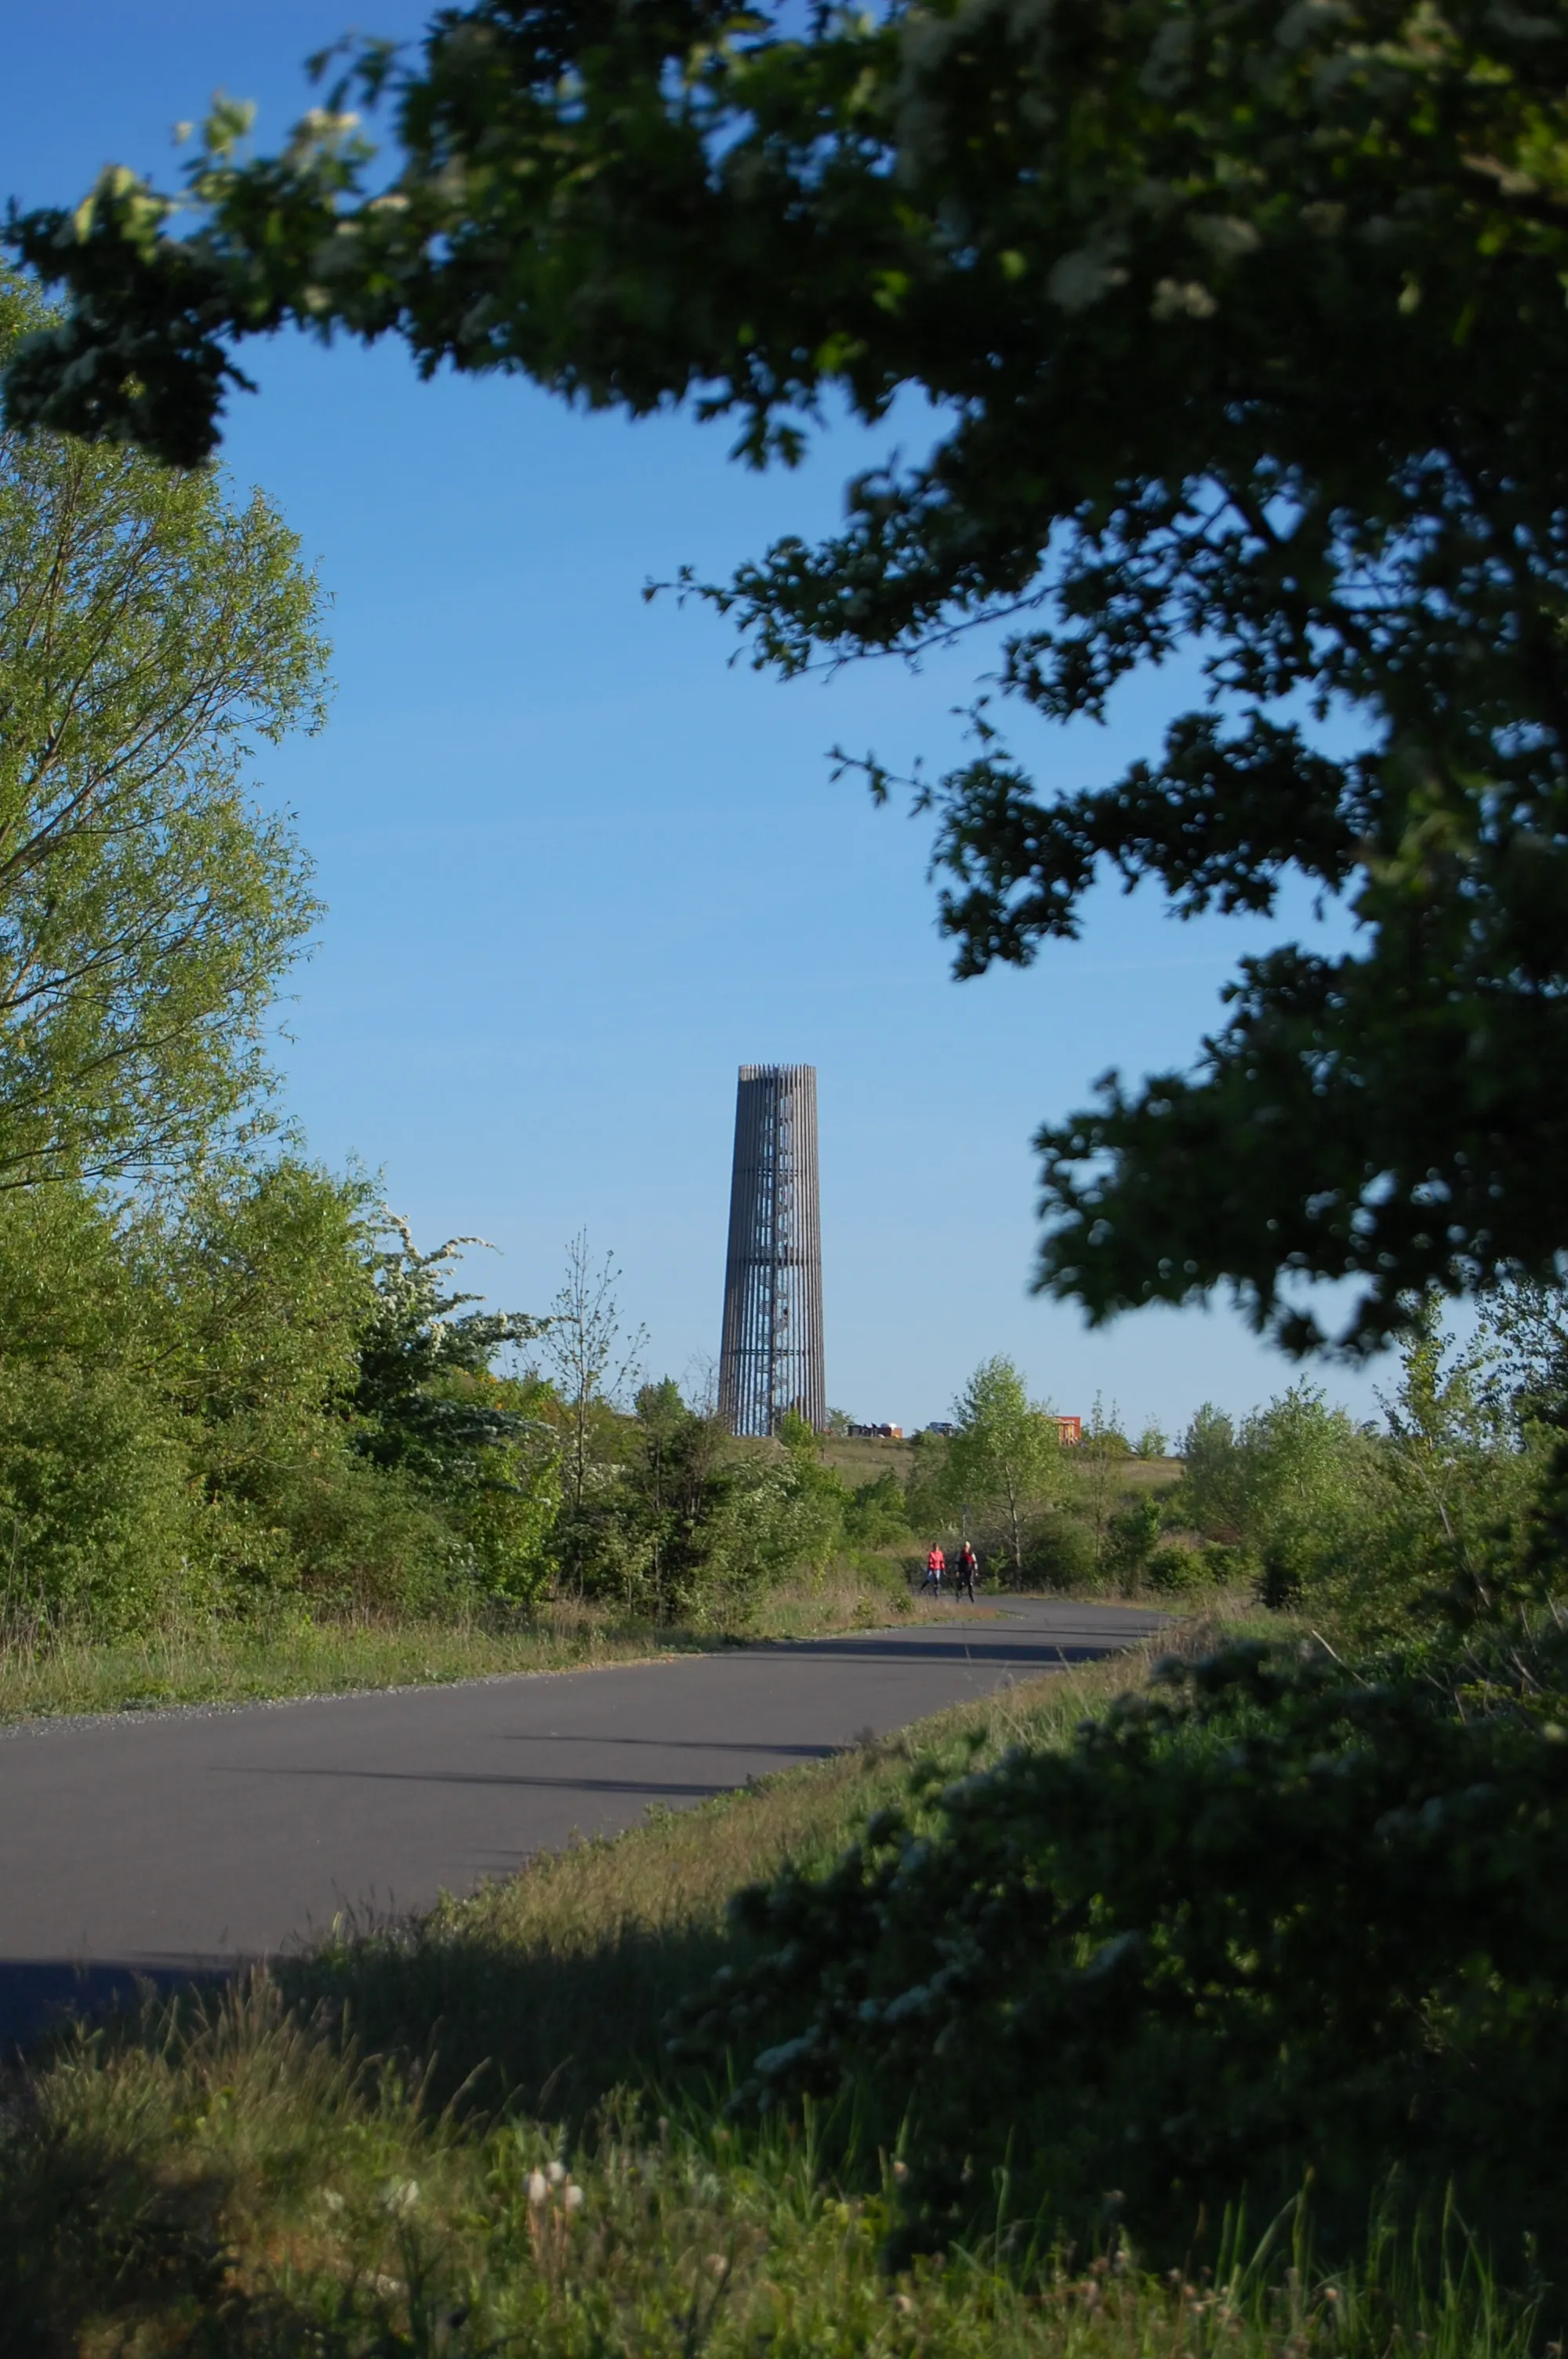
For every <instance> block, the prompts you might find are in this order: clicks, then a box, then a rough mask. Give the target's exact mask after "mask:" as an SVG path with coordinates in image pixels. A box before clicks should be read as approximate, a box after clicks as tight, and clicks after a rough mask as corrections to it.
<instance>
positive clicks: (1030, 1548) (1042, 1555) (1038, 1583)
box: [998, 1509, 1096, 1589]
mask: <svg viewBox="0 0 1568 2359" xmlns="http://www.w3.org/2000/svg"><path fill="white" fill-rule="evenodd" d="M1008 1570H1009V1568H1008V1567H1007V1566H1006V1565H1005V1564H1003V1563H1002V1562H1001V1561H1000V1560H998V1577H999V1579H1000V1578H1005V1576H1006V1573H1007V1571H1008ZM1095 1571H1096V1566H1095V1542H1094V1534H1093V1533H1092V1532H1091V1531H1090V1530H1089V1528H1088V1526H1087V1524H1085V1523H1083V1522H1081V1521H1080V1520H1079V1518H1078V1517H1076V1516H1073V1515H1069V1514H1067V1513H1066V1512H1065V1510H1064V1509H1057V1510H1056V1511H1055V1512H1054V1513H1053V1514H1051V1515H1048V1516H1043V1517H1041V1518H1040V1520H1039V1522H1038V1523H1037V1524H1036V1525H1035V1526H1034V1527H1033V1530H1032V1531H1031V1533H1030V1535H1029V1538H1028V1541H1027V1543H1026V1545H1025V1549H1024V1555H1023V1582H1022V1586H1023V1587H1024V1588H1026V1589H1080V1588H1082V1587H1084V1585H1085V1584H1086V1583H1087V1582H1092V1581H1093V1580H1094V1577H1095Z"/></svg>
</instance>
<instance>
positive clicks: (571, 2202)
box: [561, 2180, 588, 2212]
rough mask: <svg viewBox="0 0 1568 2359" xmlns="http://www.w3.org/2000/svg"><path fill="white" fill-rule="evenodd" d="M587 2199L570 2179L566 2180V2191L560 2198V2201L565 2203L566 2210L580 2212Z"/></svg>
mask: <svg viewBox="0 0 1568 2359" xmlns="http://www.w3.org/2000/svg"><path fill="white" fill-rule="evenodd" d="M561 2201H562V2202H563V2203H564V2204H565V2205H566V2207H567V2210H568V2212H580V2211H581V2210H582V2207H583V2205H584V2204H585V2203H586V2202H587V2201H588V2198H587V2197H586V2196H585V2195H584V2193H583V2191H582V2190H581V2188H580V2187H578V2186H574V2184H573V2183H572V2181H571V2180H568V2181H567V2191H566V2193H565V2194H564V2195H563V2196H562V2198H561Z"/></svg>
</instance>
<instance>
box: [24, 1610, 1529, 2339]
mask: <svg viewBox="0 0 1568 2359" xmlns="http://www.w3.org/2000/svg"><path fill="white" fill-rule="evenodd" d="M1215 1635H1216V1634H1215V1632H1214V1630H1213V1628H1212V1626H1211V1627H1210V1628H1208V1629H1205V1628H1203V1627H1202V1626H1200V1625H1189V1626H1188V1627H1186V1628H1185V1629H1184V1630H1183V1631H1182V1632H1181V1633H1180V1634H1179V1636H1180V1639H1181V1642H1182V1643H1183V1644H1184V1646H1187V1647H1202V1646H1204V1645H1206V1643H1208V1642H1209V1641H1210V1640H1212V1638H1213V1636H1215ZM1146 1662H1147V1650H1134V1651H1133V1652H1132V1653H1130V1655H1129V1656H1127V1657H1124V1658H1119V1659H1115V1660H1111V1661H1108V1662H1104V1663H1100V1664H1097V1665H1093V1666H1090V1667H1088V1668H1087V1669H1083V1670H1079V1671H1075V1672H1073V1673H1070V1674H1066V1673H1064V1674H1060V1675H1057V1676H1055V1677H1054V1678H1050V1679H1045V1680H1036V1681H1033V1682H1031V1683H1029V1684H1028V1685H1026V1686H1021V1687H1019V1688H1017V1689H1014V1690H1011V1691H1008V1692H1006V1693H1004V1694H1002V1695H1001V1696H1000V1697H997V1698H993V1699H991V1700H989V1701H986V1702H983V1703H979V1704H971V1705H967V1706H965V1707H963V1708H961V1709H959V1710H957V1711H956V1712H947V1713H945V1714H942V1715H941V1716H939V1717H938V1718H937V1719H935V1720H933V1721H928V1722H925V1723H920V1724H918V1725H917V1726H916V1727H915V1728H913V1729H911V1730H908V1731H906V1732H904V1734H903V1736H902V1737H900V1738H897V1739H894V1740H892V1741H891V1742H884V1743H881V1744H871V1743H869V1742H868V1743H867V1744H865V1745H860V1746H859V1747H857V1748H855V1749H853V1750H851V1751H849V1752H848V1753H845V1754H843V1755H840V1756H836V1757H835V1758H833V1759H830V1760H827V1761H825V1762H820V1763H816V1764H813V1765H811V1766H809V1767H805V1768H801V1769H796V1770H792V1771H788V1772H785V1773H783V1774H781V1775H779V1776H777V1777H770V1778H768V1779H765V1780H763V1781H761V1782H759V1783H758V1784H757V1785H755V1786H753V1787H751V1788H747V1789H745V1790H744V1791H742V1792H741V1793H739V1794H736V1795H732V1796H729V1797H725V1798H723V1799H719V1800H716V1801H714V1802H711V1803H708V1804H704V1805H702V1806H700V1807H698V1808H697V1809H694V1810H688V1811H685V1812H682V1813H679V1814H675V1815H671V1814H664V1815H659V1816H654V1817H653V1818H651V1820H650V1821H649V1822H648V1823H647V1824H645V1825H643V1826H642V1827H640V1828H638V1829H636V1830H634V1831H633V1832H631V1833H629V1834H626V1835H623V1836H622V1837H620V1838H618V1839H617V1840H615V1841H613V1842H602V1843H589V1844H585V1845H582V1846H580V1847H579V1848H577V1849H574V1850H572V1851H569V1852H568V1853H565V1854H560V1855H558V1856H556V1857H552V1858H547V1859H544V1860H541V1861H539V1862H537V1863H536V1864H535V1865H533V1866H532V1867H530V1868H529V1869H527V1870H526V1871H525V1872H524V1874H523V1875H520V1876H517V1877H515V1878H514V1879H512V1880H510V1881H509V1882H507V1883H504V1884H498V1885H495V1886H491V1887H489V1888H487V1889H486V1890H484V1891H482V1892H481V1893H480V1894H479V1895H477V1896H476V1897H473V1898H471V1899H469V1900H465V1901H460V1902H456V1901H452V1902H447V1903H445V1904H443V1905H442V1906H441V1907H440V1908H438V1909H436V1910H435V1911H434V1912H433V1913H432V1914H431V1915H430V1916H429V1917H428V1918H427V1919H425V1920H423V1922H421V1923H419V1924H416V1925H413V1926H409V1927H406V1928H403V1929H395V1928H387V1929H382V1930H366V1931H363V1932H362V1933H360V1934H358V1935H356V1934H355V1933H354V1932H353V1930H352V1929H351V1928H349V1927H346V1926H345V1927H340V1928H339V1929H338V1930H337V1932H336V1934H335V1936H334V1938H333V1940H331V1941H330V1943H329V1944H328V1945H327V1946H326V1947H325V1948H324V1949H323V1950H322V1951H319V1953H318V1954H317V1955H316V1956H315V1957H313V1958H310V1959H307V1960H304V1961H301V1962H298V1963H297V1964H296V1965H295V1966H294V1967H292V1968H291V1969H290V1970H289V1971H288V1972H287V1974H285V1975H284V1976H283V1977H282V1978H281V1979H270V1978H268V1977H266V1976H262V1975H257V1976H254V1977H251V1978H250V1979H248V1980H247V1981H245V1982H243V1983H240V1984H234V1985H232V1986H231V1987H229V1988H227V1989H226V1990H223V1991H222V1992H219V1993H215V1994H211V1995H207V1996H206V1997H196V1998H193V1997H189V1996H187V1997H185V1998H183V1999H179V2000H172V2001H171V2000H168V1999H165V2000H160V2001H156V2002H149V2003H148V2004H147V2005H146V2007H145V2008H144V2009H143V2011H142V2012H141V2013H140V2015H139V2016H136V2017H130V2018H126V2019H123V2020H121V2021H120V2022H118V2023H117V2024H112V2025H110V2026H108V2027H99V2028H98V2029H96V2030H89V2031H83V2032H80V2033H77V2034H75V2035H73V2036H71V2037H70V2038H65V2039H63V2040H62V2041H60V2042H59V2044H57V2045H56V2046H55V2047H54V2048H53V2049H51V2050H49V2051H46V2052H43V2053H40V2055H39V2056H38V2057H37V2058H36V2059H34V2060H33V2061H32V2062H31V2064H30V2065H28V2066H27V2067H24V2068H18V2069H17V2070H16V2071H13V2073H12V2075H11V2077H10V2079H9V2082H8V2083H7V2084H6V2085H5V2088H4V2090H3V2091H0V2353H4V2354H12V2353H16V2354H24V2353H25V2354H27V2359H36V2354H42V2359H51V2355H52V2354H62V2359H63V2354H68V2353H69V2354H80V2359H110V2354H114V2359H166V2354H167V2359H172V2354H176V2353H201V2354H236V2359H252V2354H254V2359H264V2354H265V2359H284V2354H290V2359H293V2354H300V2359H303V2354H315V2359H371V2354H410V2359H413V2354H421V2359H422V2354H437V2353H447V2354H451V2359H481V2354H489V2359H499V2354H518V2359H522V2355H523V2354H530V2359H697V2354H699V2353H701V2354H712V2359H743V2354H744V2359H762V2354H767V2359H993V2354H994V2359H1013V2354H1018V2359H1022V2355H1023V2354H1041V2355H1042V2359H1045V2354H1050V2359H1209V2354H1213V2359H1317V2354H1322V2359H1392V2354H1396V2353H1398V2354H1404V2353H1406V2352H1409V2353H1411V2354H1415V2353H1424V2354H1427V2359H1524V2354H1525V2353H1526V2351H1527V2350H1528V2348H1529V2344H1530V2317H1529V2314H1528V2313H1527V2312H1525V2311H1523V2310H1520V2309H1519V2308H1518V2307H1517V2306H1510V2305H1509V2304H1508V2303H1506V2302H1504V2301H1502V2300H1500V2299H1498V2296H1497V2295H1496V2293H1495V2292H1494V2290H1493V2288H1491V2286H1490V2285H1489V2283H1488V2281H1487V2277H1486V2276H1485V2273H1484V2272H1483V2271H1482V2270H1481V2269H1480V2268H1479V2267H1476V2265H1475V2263H1474V2261H1473V2259H1471V2258H1470V2257H1469V2256H1466V2254H1465V2248H1464V2245H1463V2243H1462V2241H1459V2240H1454V2242H1453V2243H1452V2244H1451V2245H1450V2247H1449V2249H1448V2252H1447V2255H1446V2265H1445V2266H1444V2267H1432V2266H1430V2263H1431V2261H1432V2259H1433V2256H1431V2255H1429V2256H1428V2259H1429V2267H1427V2269H1426V2270H1425V2272H1424V2273H1422V2271H1420V2270H1418V2269H1417V2268H1416V2267H1414V2266H1413V2262H1412V2256H1411V2250H1410V2247H1409V2245H1396V2244H1394V2243H1392V2242H1390V2241H1389V2240H1386V2239H1380V2238H1379V2237H1378V2236H1376V2235H1374V2237H1373V2239H1372V2241H1371V2243H1370V2245H1369V2246H1368V2254H1367V2256H1366V2259H1365V2262H1364V2264H1363V2267H1362V2268H1361V2269H1360V2270H1359V2271H1358V2272H1356V2273H1344V2272H1341V2273H1339V2274H1336V2276H1335V2277H1333V2278H1332V2279H1324V2278H1320V2277H1318V2276H1317V2275H1315V2274H1314V2269H1313V2267H1312V2265H1311V2262H1310V2258H1309V2256H1308V2253H1307V2251H1306V2249H1305V2246H1304V2243H1303V2241H1302V2238H1301V2236H1300V2234H1297V2235H1296V2240H1295V2243H1294V2246H1293V2248H1292V2224H1293V2223H1290V2222H1286V2223H1282V2225H1281V2226H1279V2227H1278V2228H1277V2231H1276V2234H1275V2235H1274V2238H1273V2242H1272V2244H1271V2245H1270V2243H1269V2240H1268V2239H1267V2238H1263V2239H1260V2237H1259V2236H1258V2235H1257V2233H1256V2231H1254V2232H1252V2233H1250V2234H1241V2233H1238V2232H1236V2231H1234V2230H1233V2231H1232V2233H1231V2234H1230V2236H1229V2238H1228V2241H1227V2243H1224V2244H1223V2245H1222V2247H1221V2250H1220V2252H1219V2253H1218V2255H1217V2257H1216V2260H1215V2265H1214V2267H1213V2270H1212V2273H1210V2272H1207V2271H1195V2272H1194V2273H1193V2274H1192V2275H1191V2276H1190V2277H1180V2276H1178V2277H1173V2278H1154V2277H1151V2276H1149V2275H1148V2274H1147V2273H1146V2272H1143V2271H1141V2269H1140V2268H1139V2267H1138V2265H1137V2261H1136V2256H1134V2255H1132V2254H1131V2253H1130V2251H1129V2250H1128V2249H1127V2247H1126V2246H1125V2245H1124V2244H1123V2243H1122V2242H1121V2241H1120V2239H1119V2237H1118V2236H1117V2234H1115V2232H1114V2231H1108V2236H1107V2241H1106V2244H1105V2246H1104V2249H1103V2250H1101V2251H1100V2252H1099V2253H1098V2254H1088V2253H1086V2254H1079V2255H1073V2254H1070V2253H1063V2252H1053V2251H1052V2250H1051V2249H1050V2248H1049V2246H1048V2245H1034V2246H1033V2248H1032V2245H1031V2240H1030V2237H1029V2234H1027V2232H1026V2230H1024V2229H1023V2228H1022V2227H1012V2228H1010V2229H1009V2230H1007V2231H1006V2233H1005V2234H1003V2235H1002V2236H1001V2238H1000V2246H999V2244H998V2243H997V2242H996V2241H995V2240H992V2241H991V2242H989V2243H987V2244H985V2245H981V2246H980V2247H979V2248H977V2249H975V2250H972V2251H969V2252H963V2251H958V2252H954V2253H951V2254H949V2255H948V2256H946V2259H945V2261H938V2260H935V2259H927V2260H925V2261H922V2262H919V2263H917V2264H916V2265H915V2266H914V2267H912V2268H908V2269H903V2270H898V2271H890V2269H889V2268H888V2267H887V2266H886V2263H885V2259H884V2247H885V2244H886V2239H887V2235H888V2232H889V2229H890V2227H891V2226H892V2222H893V2219H894V2215H895V2212H896V2205H897V2186H898V2171H899V2165H898V2163H897V2160H896V2158H892V2157H888V2156H881V2157H877V2156H875V2155H860V2156H857V2157H855V2158H854V2164H853V2169H850V2170H849V2172H848V2174H847V2175H836V2174H835V2171H834V2170H833V2169H829V2168H828V2167H827V2164H826V2162H825V2161H824V2155H825V2154H826V2153H827V2151H828V2150H829V2143H830V2145H831V2150H832V2151H834V2152H836V2153H839V2154H842V2153H843V2151H844V2150H845V2146H846V2140H845V2138H844V2137H843V2136H842V2135H840V2134H839V2133H841V2132H842V2131H843V2128H844V2126H845V2125H842V2124H838V2125H833V2126H834V2131H835V2135H834V2136H833V2138H832V2140H831V2141H830V2142H828V2141H824V2140H822V2139H820V2138H819V2136H818V2135H817V2131H816V2126H815V2125H813V2123H812V2122H811V2121H810V2120H809V2119H807V2120H806V2123H805V2124H804V2125H800V2124H796V2125H794V2126H791V2125H786V2124H784V2123H776V2124H774V2125H772V2126H771V2127H768V2128H766V2129H764V2130H762V2131H760V2132H751V2131H748V2132H743V2131H741V2130H740V2129H737V2128H735V2127H732V2126H730V2125H727V2124H726V2123H725V2122H724V2121H723V2120H722V2119H721V2118H720V2116H719V2113H718V2110H717V2108H716V2107H715V2105H714V2104H713V2103H712V2101H711V2098H710V2097H708V2095H706V2094H705V2093H704V2092H703V2091H701V2090H700V2089H697V2088H693V2087H687V2088H684V2089H679V2088H675V2087H672V2086H671V2085H670V2083H669V2082H668V2081H667V2079H665V2078H663V2075H662V2065H661V2058H662V2054H663V2029H662V2019H663V2017H664V2014H665V2009H666V2008H667V2006H669V2004H670V2003H671V2001H672V1999H674V1998H675V1997H676V1996H679V1995H681V1994H682V1993H683V1992H685V1991H687V1990H689V1989H690V1988H692V1987H693V1985H694V1983H696V1984H700V1981H701V1979H702V1978H703V1977H704V1976H705V1975H706V1974H707V1973H708V1971H710V1969H711V1967H712V1966H713V1964H714V1962H716V1960H717V1959H718V1958H719V1955H720V1954H721V1952H722V1951H723V1948H724V1945H725V1943H726V1940H728V1938H729V1936H728V1934H727V1931H726V1928H725V1922H724V1903H725V1901H726V1899H727V1898H728V1897H729V1895H730V1892H731V1891H733V1890H734V1888H735V1887H736V1886H738V1885H740V1884H741V1883H744V1882H747V1881H749V1880H752V1879H753V1878H755V1877H758V1876H762V1875H770V1874H772V1873H773V1871H774V1870H776V1869H777V1868H778V1867H779V1866H780V1865H781V1864H783V1863H784V1861H786V1860H794V1861H796V1862H798V1863H799V1864H803V1865H806V1866H810V1865H813V1864H820V1863H822V1862H824V1861H826V1860H827V1859H828V1858H830V1857H832V1856H833V1855H834V1854H836V1852H837V1851H838V1848H839V1847H840V1845H841V1844H842V1843H843V1842H844V1841H845V1839H846V1838H847V1836H849V1834H850V1833H851V1832H853V1831H854V1830H855V1829H856V1828H857V1827H858V1826H859V1824H860V1822H861V1821H862V1820H863V1819H864V1817H865V1815H866V1813H867V1812H868V1810H871V1809H873V1808H875V1807H876V1806H877V1805H878V1804H879V1803H880V1802H881V1801H882V1800H884V1799H887V1798H889V1797H890V1796H891V1795H892V1794H893V1793H895V1792H897V1791H899V1790H900V1789H901V1788H903V1784H904V1782H905V1780H906V1778H907V1776H908V1773H909V1768H910V1765H911V1763H912V1761H914V1759H915V1758H916V1757H917V1756H922V1757H924V1756H930V1757H934V1758H935V1759H937V1760H939V1761H944V1762H945V1761H949V1760H950V1761H952V1762H954V1763H957V1762H959V1761H962V1760H967V1759H968V1758H970V1757H971V1747H972V1746H975V1745H978V1748H979V1755H980V1756H981V1757H982V1758H983V1757H986V1756H990V1755H993V1754H994V1753H996V1752H997V1751H998V1750H999V1749H1000V1747H1002V1746H1005V1745H1009V1744H1011V1743H1013V1742H1015V1741H1018V1740H1020V1739H1023V1740H1026V1741H1028V1742H1030V1743H1032V1744H1037V1745H1053V1744H1057V1743H1060V1742H1062V1741H1063V1740H1064V1739H1065V1736H1066V1734H1068V1732H1069V1731H1070V1730H1071V1728H1072V1727H1073V1726H1074V1725H1075V1724H1076V1722H1077V1721H1078V1720H1079V1719H1080V1718H1081V1717H1082V1716H1083V1715H1084V1714H1085V1712H1088V1711H1092V1710H1094V1709H1095V1708H1096V1707H1097V1706H1098V1705H1100V1704H1102V1703H1103V1702H1104V1701H1106V1700H1107V1699H1108V1697H1109V1696H1110V1695H1111V1694H1112V1693H1113V1692H1115V1691H1116V1690H1118V1689H1119V1688H1120V1687H1122V1686H1125V1685H1126V1684H1128V1683H1129V1682H1130V1681H1133V1680H1139V1679H1141V1676H1142V1674H1143V1671H1144V1669H1145V1668H1146ZM661 2082H662V2083H663V2084H662V2085H661ZM850 2143H851V2145H852V2141H850ZM572 2190H576V2191H575V2192H573V2191H572Z"/></svg>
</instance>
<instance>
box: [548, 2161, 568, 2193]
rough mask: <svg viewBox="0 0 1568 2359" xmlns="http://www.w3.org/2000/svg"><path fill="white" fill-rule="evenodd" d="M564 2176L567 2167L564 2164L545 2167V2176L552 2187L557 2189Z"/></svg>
mask: <svg viewBox="0 0 1568 2359" xmlns="http://www.w3.org/2000/svg"><path fill="white" fill-rule="evenodd" d="M566 2175H567V2167H566V2164H565V2163H564V2162H552V2163H549V2164H547V2165H546V2169H545V2176H546V2179H547V2180H549V2182H550V2185H551V2186H552V2187H558V2186H559V2185H560V2183H561V2181H562V2180H563V2179H565V2177H566Z"/></svg>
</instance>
